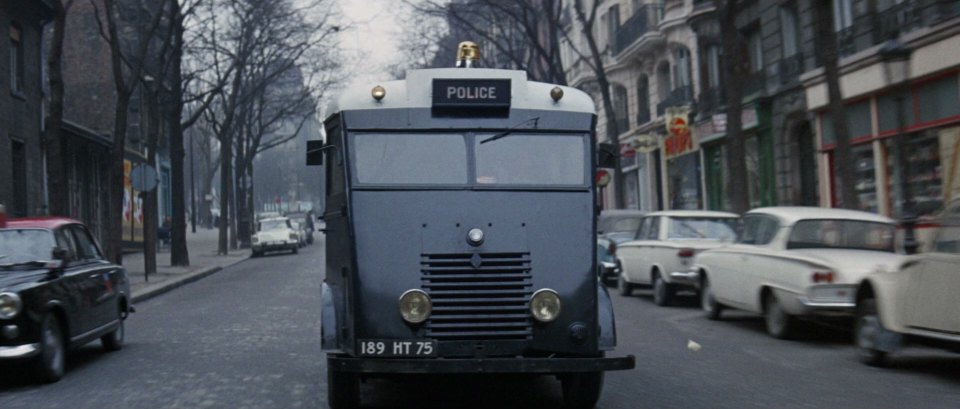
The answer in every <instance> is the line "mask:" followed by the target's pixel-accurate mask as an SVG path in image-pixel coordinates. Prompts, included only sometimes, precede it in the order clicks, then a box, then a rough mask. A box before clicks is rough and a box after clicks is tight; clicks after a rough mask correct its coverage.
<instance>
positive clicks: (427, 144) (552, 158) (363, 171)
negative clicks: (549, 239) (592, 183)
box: [351, 133, 589, 187]
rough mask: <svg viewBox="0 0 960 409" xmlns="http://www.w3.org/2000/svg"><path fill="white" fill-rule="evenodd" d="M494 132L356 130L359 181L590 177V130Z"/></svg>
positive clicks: (581, 181)
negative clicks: (497, 134) (586, 133)
mask: <svg viewBox="0 0 960 409" xmlns="http://www.w3.org/2000/svg"><path fill="white" fill-rule="evenodd" d="M491 135H495V134H472V133H468V134H402V133H389V134H387V133H380V134H377V133H358V134H354V135H353V138H352V142H353V145H352V153H351V157H352V166H353V168H354V177H355V180H356V182H357V183H358V184H361V185H364V184H366V185H378V186H383V185H388V186H405V185H406V186H418V185H429V186H485V187H486V186H546V187H551V186H557V187H584V186H586V185H587V184H588V182H589V180H588V179H587V177H588V172H587V167H588V162H587V158H588V156H587V151H588V145H587V139H586V138H585V137H584V135H555V134H551V135H546V134H520V133H511V134H509V135H507V136H505V137H502V138H499V139H495V140H490V141H488V142H487V143H481V141H483V140H486V139H489V138H490V137H491ZM470 164H475V166H473V167H472V168H471V166H470Z"/></svg>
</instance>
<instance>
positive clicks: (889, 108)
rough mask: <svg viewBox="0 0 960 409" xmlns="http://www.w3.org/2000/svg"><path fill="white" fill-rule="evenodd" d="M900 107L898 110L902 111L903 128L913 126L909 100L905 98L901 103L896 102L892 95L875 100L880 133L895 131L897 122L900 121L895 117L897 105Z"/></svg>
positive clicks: (895, 97) (894, 96)
mask: <svg viewBox="0 0 960 409" xmlns="http://www.w3.org/2000/svg"><path fill="white" fill-rule="evenodd" d="M898 103H899V104H902V105H900V109H901V110H902V111H903V121H904V124H905V126H910V125H913V124H914V121H913V118H912V116H911V114H910V99H908V98H905V99H904V100H903V101H901V102H897V96H896V95H893V94H887V95H883V96H881V97H879V98H877V117H878V119H879V120H880V121H879V125H880V132H881V133H883V132H888V131H895V130H896V129H897V127H898V126H899V124H898V123H897V121H899V120H900V119H899V118H898V117H897V104H898Z"/></svg>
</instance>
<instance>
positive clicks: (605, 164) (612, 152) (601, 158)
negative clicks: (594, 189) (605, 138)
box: [597, 143, 620, 168]
mask: <svg viewBox="0 0 960 409" xmlns="http://www.w3.org/2000/svg"><path fill="white" fill-rule="evenodd" d="M619 154H620V152H619V149H618V147H617V145H614V144H612V143H601V144H598V145H597V167H598V168H615V167H617V156H618V155H619Z"/></svg>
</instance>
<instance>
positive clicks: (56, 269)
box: [47, 247, 70, 274]
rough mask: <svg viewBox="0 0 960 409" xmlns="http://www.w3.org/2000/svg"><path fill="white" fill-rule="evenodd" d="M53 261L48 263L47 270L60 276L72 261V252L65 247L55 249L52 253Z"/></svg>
mask: <svg viewBox="0 0 960 409" xmlns="http://www.w3.org/2000/svg"><path fill="white" fill-rule="evenodd" d="M50 258H51V260H50V261H49V262H47V269H49V270H50V273H53V274H59V273H61V272H63V267H64V266H66V265H67V261H69V260H70V251H69V250H67V249H65V248H63V247H54V248H53V251H52V252H51V253H50Z"/></svg>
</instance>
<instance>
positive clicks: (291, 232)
mask: <svg viewBox="0 0 960 409" xmlns="http://www.w3.org/2000/svg"><path fill="white" fill-rule="evenodd" d="M251 241H252V243H251V244H252V247H253V249H252V251H253V257H259V256H262V255H263V254H264V253H266V252H268V251H277V250H289V251H290V252H292V253H293V254H297V249H299V248H300V233H299V232H298V231H297V228H296V227H294V225H293V223H292V222H291V221H290V219H288V218H286V217H274V218H271V219H263V220H260V221H258V222H257V232H256V233H255V234H254V235H253V238H252V240H251Z"/></svg>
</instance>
